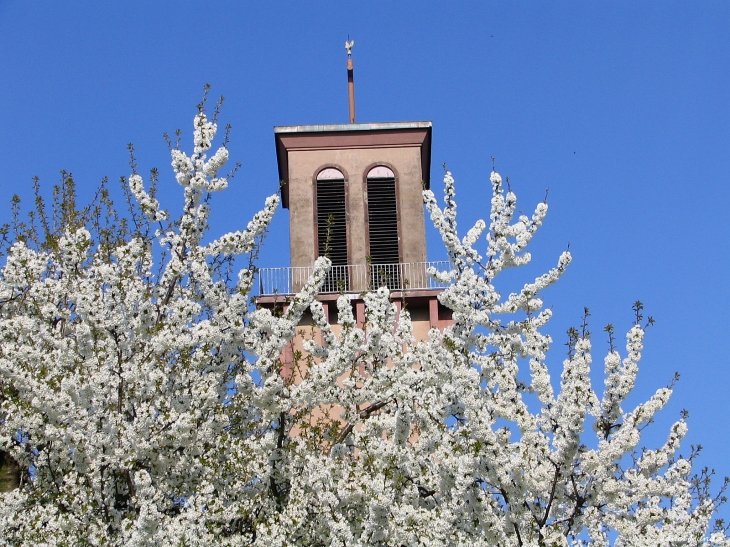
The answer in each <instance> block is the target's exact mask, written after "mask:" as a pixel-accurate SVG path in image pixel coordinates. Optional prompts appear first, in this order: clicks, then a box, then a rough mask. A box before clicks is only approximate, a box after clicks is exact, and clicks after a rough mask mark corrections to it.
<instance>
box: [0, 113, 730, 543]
mask: <svg viewBox="0 0 730 547" xmlns="http://www.w3.org/2000/svg"><path fill="white" fill-rule="evenodd" d="M215 134H216V123H215V117H213V119H212V120H209V119H208V118H207V117H206V115H205V113H204V112H203V110H202V108H201V110H200V112H199V113H198V114H197V115H196V117H195V123H194V148H193V152H192V154H191V155H187V154H185V153H184V152H183V151H181V150H180V149H179V148H178V147H177V146H171V153H172V166H173V169H174V172H175V176H176V179H177V181H178V183H179V184H180V185H181V186H183V188H184V193H185V203H184V208H183V211H182V215H181V216H180V218H179V220H177V221H176V222H169V221H168V220H167V218H168V214H167V213H166V212H165V211H164V210H163V209H161V207H160V204H159V203H158V201H157V200H156V199H155V195H154V192H153V191H152V190H149V191H148V190H145V185H144V183H143V179H142V177H141V176H140V175H139V174H138V173H137V172H136V168H134V164H133V174H132V175H131V176H130V178H129V180H128V188H129V191H130V192H131V195H132V196H133V197H134V198H135V199H136V202H137V203H138V204H139V208H140V209H141V212H142V213H143V214H144V217H145V218H142V217H141V216H139V215H136V214H133V215H132V217H131V220H129V221H125V220H124V219H121V218H120V217H119V216H117V214H116V213H115V212H114V210H113V208H112V206H111V203H110V202H109V199H108V195H107V193H106V191H105V190H104V189H102V191H100V194H99V197H98V200H97V201H96V202H95V205H92V206H91V207H89V208H87V209H84V210H82V211H77V210H76V208H75V207H74V206H73V186H72V181H71V179H70V178H66V179H64V184H63V185H62V187H61V189H60V190H59V196H60V198H59V200H58V207H57V211H58V213H59V214H58V215H57V218H56V219H55V226H54V223H53V221H52V219H48V218H46V217H45V215H44V213H43V210H44V209H43V206H42V203H39V207H38V212H37V213H36V215H35V220H36V221H38V222H39V223H40V226H41V229H40V230H35V229H34V228H32V227H29V226H25V227H23V226H21V230H20V232H21V236H20V237H18V238H17V240H16V241H15V242H14V243H12V246H11V247H10V249H9V251H8V254H7V262H6V264H5V266H4V268H3V269H2V273H1V274H0V405H1V406H0V413H1V414H0V449H1V450H2V451H4V452H6V453H9V454H11V455H12V460H13V461H14V462H17V463H18V464H19V465H20V468H21V469H22V470H23V475H24V476H23V480H22V481H21V482H22V483H23V484H22V486H21V487H20V488H15V489H13V490H11V491H10V492H7V493H4V494H1V495H0V538H2V539H0V544H7V545H20V544H24V545H249V544H250V545H306V546H330V545H332V546H334V545H347V546H357V545H394V546H401V545H430V546H436V545H438V546H440V545H465V546H467V545H468V546H478V545H490V546H493V545H504V546H509V545H551V546H552V545H596V546H598V545H608V544H614V545H652V546H656V545H728V542H727V540H726V538H725V533H724V530H723V529H722V526H719V527H715V528H712V525H711V523H710V520H711V517H712V514H713V511H714V510H715V508H716V505H717V503H718V502H719V501H720V500H719V498H717V497H715V498H713V497H712V496H711V495H710V494H709V491H708V486H707V481H706V480H705V479H706V478H707V477H706V474H705V475H703V474H700V476H699V477H692V476H691V463H692V459H693V457H694V455H690V456H689V457H687V458H684V457H681V456H679V455H677V450H678V447H679V443H680V441H681V439H682V437H683V436H684V435H685V432H686V430H687V427H686V425H685V419H684V417H682V418H681V419H680V420H679V421H678V422H677V423H676V424H674V426H672V428H671V429H670V431H669V435H668V438H667V441H666V444H665V445H664V446H662V447H660V448H658V449H656V450H639V448H638V447H639V443H640V432H641V429H642V428H643V427H644V426H645V425H646V424H647V423H649V422H650V421H651V420H652V417H653V416H654V414H655V413H656V412H657V411H658V410H660V409H661V408H662V407H663V406H664V404H665V403H666V402H667V400H668V398H669V396H670V394H671V386H670V387H666V388H662V389H659V390H658V391H657V392H656V394H655V395H654V396H653V397H652V398H651V399H650V400H649V401H648V402H646V403H644V404H642V405H639V406H638V407H636V408H633V409H626V408H624V406H623V405H624V404H625V400H626V397H627V395H628V394H629V393H630V392H631V390H632V388H633V387H634V382H635V378H636V374H637V370H638V363H639V359H640V356H641V350H642V344H643V338H644V329H645V326H646V325H645V324H644V323H643V318H642V315H641V307H640V305H637V306H636V307H635V312H636V322H635V324H634V326H633V327H632V328H631V330H630V331H629V332H628V334H627V336H626V350H625V356H624V357H623V359H622V357H621V356H620V354H619V350H618V347H617V343H616V342H615V340H614V338H613V331H612V329H608V331H609V332H608V335H609V339H610V342H611V348H610V351H609V353H608V355H607V356H606V357H605V360H604V366H605V382H604V387H603V394H602V395H601V396H599V395H598V394H597V393H596V392H595V391H594V390H593V388H592V386H591V381H590V377H589V372H590V366H591V363H592V357H591V342H590V339H589V333H588V331H587V328H586V326H585V324H584V325H583V328H582V329H577V330H572V331H571V332H570V335H569V336H570V342H569V348H570V351H569V355H568V358H567V359H566V360H565V361H564V362H563V369H562V374H561V377H560V390H559V391H558V392H557V394H556V393H555V392H554V389H553V385H552V381H551V377H550V375H549V373H548V366H547V365H546V352H547V350H548V348H549V345H550V343H551V340H550V337H549V336H547V335H546V334H543V333H542V332H541V329H542V328H543V327H544V326H545V325H546V323H547V322H548V320H549V319H550V316H551V313H550V310H549V309H543V302H542V300H541V299H540V293H541V291H542V290H543V289H545V288H546V287H547V286H549V285H550V284H552V283H554V282H555V281H557V280H558V279H559V278H560V276H561V274H562V273H563V272H564V271H565V269H566V267H567V266H568V264H569V262H570V255H569V254H568V253H567V252H566V253H563V254H562V255H561V256H560V258H559V260H558V263H557V266H556V267H555V268H554V269H552V270H550V271H549V272H548V273H546V274H545V275H543V276H541V277H539V278H537V279H536V280H534V281H533V282H531V283H527V284H525V285H524V287H523V288H522V290H521V291H520V292H518V293H515V294H510V295H509V296H507V297H506V298H503V297H502V295H501V294H500V293H499V292H498V290H497V288H496V285H495V282H496V280H497V277H498V276H499V274H500V273H501V272H502V271H503V270H505V269H507V268H511V267H516V266H521V265H523V264H526V263H527V262H529V260H530V255H529V254H528V253H527V252H525V248H526V247H527V245H528V243H529V242H530V240H531V238H532V236H533V235H534V234H535V232H536V230H537V229H538V228H539V226H540V225H541V223H542V222H543V219H544V218H545V215H546V213H547V205H546V204H545V203H541V204H539V205H538V206H537V208H536V210H535V213H534V215H533V216H532V217H531V218H528V217H526V216H519V217H518V218H515V210H516V198H515V196H514V194H513V193H511V192H506V193H505V191H504V189H503V186H502V181H501V178H500V176H499V175H498V174H497V173H492V176H491V183H492V187H493V198H492V202H491V211H490V222H489V226H488V229H487V225H486V224H485V222H483V221H480V222H478V223H477V224H476V225H475V226H474V227H473V228H472V229H471V230H469V232H468V233H467V234H466V236H465V237H463V238H460V237H459V236H458V232H457V224H456V205H455V201H454V181H453V179H452V177H451V175H450V174H449V173H447V174H446V177H445V188H446V200H445V207H444V208H443V209H441V208H440V207H439V206H438V205H437V203H436V201H435V199H434V196H433V194H432V193H431V192H429V191H427V192H424V199H425V202H426V206H427V208H428V211H429V212H430V215H431V219H432V220H433V222H434V224H435V225H436V227H437V228H438V230H439V231H440V233H441V236H442V238H443V241H444V243H445V245H446V248H447V250H448V253H449V256H450V260H451V268H450V270H448V271H445V272H438V271H431V272H430V274H431V275H433V276H434V277H436V278H437V279H439V280H440V281H443V282H449V283H450V286H449V287H448V288H447V289H445V290H444V291H443V293H441V295H440V297H439V298H440V301H441V303H442V304H443V305H445V306H447V307H448V308H450V309H451V310H453V317H454V321H455V324H454V326H453V327H449V328H446V329H444V330H443V332H441V331H438V330H436V329H433V330H431V331H430V333H429V336H428V338H427V339H426V340H421V341H418V340H415V339H414V337H413V334H412V326H411V321H410V317H409V314H408V311H407V310H403V311H401V312H398V310H397V308H396V306H395V305H394V304H393V303H392V302H391V300H390V297H389V294H388V290H387V289H386V288H381V289H379V290H377V291H376V292H372V293H369V294H367V295H365V296H364V299H365V303H366V324H365V325H364V326H358V325H357V324H356V321H355V319H354V317H353V313H352V309H351V307H350V303H349V300H348V299H347V298H346V297H341V298H340V299H339V300H338V302H337V307H338V324H339V328H338V329H334V330H333V329H332V328H331V326H330V325H329V324H328V322H327V318H326V317H325V314H324V311H323V307H322V305H321V304H320V303H319V302H318V301H317V300H316V295H317V291H318V288H319V287H320V286H321V284H322V282H323V280H324V279H325V276H326V273H327V270H328V267H329V261H328V260H327V259H325V258H322V259H319V260H318V261H317V263H316V267H315V273H314V275H313V277H312V279H311V280H310V282H309V283H308V284H307V285H306V286H305V287H304V288H303V289H302V291H301V292H300V293H299V294H297V295H296V296H295V297H294V298H293V299H292V300H291V301H290V302H289V303H288V306H287V308H286V310H285V311H284V312H283V313H279V314H277V313H273V312H272V311H270V310H266V309H257V310H253V309H252V308H251V307H250V305H249V299H250V293H251V287H252V284H253V279H254V275H255V268H254V266H253V260H251V261H250V262H249V266H248V267H246V268H244V269H242V270H241V271H240V272H239V273H238V276H237V278H235V279H232V277H235V276H232V275H231V266H232V264H233V263H232V258H233V257H235V256H237V255H241V254H244V255H245V254H249V255H250V256H252V257H253V258H255V254H256V249H257V246H258V243H259V242H260V240H261V238H262V236H263V234H264V232H265V230H266V227H267V225H268V223H269V221H270V220H271V218H272V215H273V214H274V211H275V209H276V207H277V204H278V199H277V197H270V198H268V199H267V200H266V203H265V206H264V208H263V210H262V211H260V212H259V213H257V214H256V215H255V216H254V217H253V220H252V221H251V222H250V223H249V224H248V226H247V228H246V229H245V230H242V231H238V232H234V233H229V234H226V235H223V236H222V237H220V238H219V239H217V240H215V241H213V242H212V243H207V244H204V243H202V237H203V234H204V233H205V230H206V227H207V218H208V215H209V207H208V200H207V196H208V195H209V193H210V192H213V191H218V190H223V189H224V188H225V187H226V185H227V178H226V177H219V176H218V171H219V170H220V169H221V168H222V167H223V165H224V164H225V163H226V160H227V159H228V151H227V149H226V147H225V144H224V146H223V147H221V148H219V149H218V150H217V151H216V152H215V153H214V154H213V155H212V156H210V157H208V156H207V154H208V151H209V150H210V149H211V144H212V140H213V138H214V136H215ZM152 179H153V180H152V183H153V184H152V187H154V182H155V175H154V174H153V177H152ZM485 232H486V238H485V239H486V242H484V239H482V243H481V245H482V247H485V248H486V251H485V252H480V251H478V250H477V243H478V241H479V240H480V238H482V236H483V235H484V234H485ZM156 245H157V246H156ZM308 308H309V309H310V310H311V313H312V317H313V319H314V326H313V327H312V330H311V331H309V332H312V333H314V332H316V333H317V334H318V336H316V337H315V336H311V337H309V339H308V340H307V341H306V342H305V352H302V353H299V352H297V353H296V354H295V358H296V365H297V367H298V370H297V373H296V374H293V375H292V374H289V375H287V374H282V366H283V365H282V363H281V361H280V355H281V354H282V350H283V349H284V348H285V346H286V345H287V344H288V343H290V342H291V340H292V338H293V337H294V336H295V332H296V329H297V325H298V324H299V322H300V319H301V317H302V314H303V313H304V312H305V311H306V310H307V309H308ZM305 336H306V334H305ZM520 367H522V368H525V369H529V372H527V370H524V371H523V373H522V374H519V369H520ZM528 394H534V396H536V397H533V398H534V399H535V400H537V401H538V403H536V404H528V402H527V401H528V400H530V397H527V395H528ZM533 407H535V408H533ZM591 430H592V432H591ZM594 435H595V437H593V436H594ZM591 438H594V439H595V440H593V441H591V440H590V439H591Z"/></svg>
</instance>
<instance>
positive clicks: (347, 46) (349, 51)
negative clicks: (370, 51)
mask: <svg viewBox="0 0 730 547" xmlns="http://www.w3.org/2000/svg"><path fill="white" fill-rule="evenodd" d="M354 45H355V40H350V35H349V34H348V35H347V41H346V42H345V49H346V50H347V57H348V58H349V57H352V46H354Z"/></svg>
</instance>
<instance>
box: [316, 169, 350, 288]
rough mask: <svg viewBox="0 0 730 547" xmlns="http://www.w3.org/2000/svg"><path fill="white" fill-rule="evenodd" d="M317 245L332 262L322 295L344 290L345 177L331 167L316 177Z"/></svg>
mask: <svg viewBox="0 0 730 547" xmlns="http://www.w3.org/2000/svg"><path fill="white" fill-rule="evenodd" d="M316 193H317V246H318V254H319V256H326V257H327V258H329V259H330V260H331V261H332V269H331V270H330V273H329V275H328V277H327V280H326V281H325V286H324V287H323V290H324V291H325V292H337V291H340V290H347V289H348V283H347V267H346V266H347V214H346V211H345V176H344V175H343V174H342V172H341V171H339V170H338V169H335V168H333V167H328V168H326V169H323V170H322V171H320V172H319V173H318V174H317V192H316Z"/></svg>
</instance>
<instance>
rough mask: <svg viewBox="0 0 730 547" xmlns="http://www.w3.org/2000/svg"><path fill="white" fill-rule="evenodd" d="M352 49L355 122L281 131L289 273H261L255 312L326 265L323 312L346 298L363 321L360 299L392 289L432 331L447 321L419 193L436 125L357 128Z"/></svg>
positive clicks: (279, 158) (285, 270) (427, 179)
mask: <svg viewBox="0 0 730 547" xmlns="http://www.w3.org/2000/svg"><path fill="white" fill-rule="evenodd" d="M353 44H354V42H350V41H349V40H348V42H347V43H346V46H345V47H346V48H347V50H348V60H347V73H348V103H349V111H350V112H349V114H350V123H348V124H332V125H294V126H278V127H275V128H274V140H275V144H276V158H277V163H278V168H279V179H280V181H281V182H280V184H281V187H280V189H281V197H282V205H283V207H284V208H286V209H289V218H290V225H289V231H290V267H289V268H268V269H266V268H265V269H262V270H261V271H260V273H259V275H260V296H259V297H258V298H257V303H258V305H262V306H267V307H268V306H271V305H273V302H275V301H276V300H277V298H278V301H279V302H281V301H282V300H283V299H285V297H286V295H290V294H294V293H296V292H297V291H298V290H299V289H300V288H301V287H302V285H303V284H304V283H305V282H306V281H307V279H308V278H309V276H310V275H311V273H312V267H313V264H314V261H315V260H316V258H317V257H319V256H327V257H328V258H329V259H330V260H331V261H332V269H331V271H330V273H329V275H328V277H327V279H326V281H325V284H324V286H323V288H322V294H321V295H320V296H319V300H320V301H322V303H323V304H324V305H325V306H327V305H328V303H333V301H334V300H336V298H337V297H338V296H339V295H340V294H347V295H348V297H349V298H350V299H351V301H353V304H354V306H355V309H356V311H357V317H358V320H359V319H360V317H364V307H363V304H362V299H361V297H360V295H361V293H363V292H364V291H367V290H376V289H378V288H379V287H381V286H387V287H388V288H389V289H390V291H391V294H392V296H393V300H394V301H396V302H398V303H400V304H402V303H406V304H407V305H408V306H409V311H410V312H411V316H412V319H413V322H414V326H416V323H417V322H419V321H420V322H421V323H425V324H424V325H423V327H424V328H425V331H427V330H428V328H430V327H438V326H443V324H444V321H447V322H448V320H449V319H450V317H445V310H439V308H440V306H439V304H438V301H437V299H436V296H437V295H438V293H439V292H440V290H441V287H439V286H438V285H437V284H436V282H435V281H433V280H432V279H431V278H430V277H429V276H428V275H427V273H426V270H427V268H428V266H429V263H428V262H427V258H426V230H425V218H424V206H423V197H422V191H423V190H424V189H428V188H429V186H430V166H431V130H432V126H431V122H430V121H416V122H387V123H357V122H356V121H355V98H354V95H355V90H354V77H353V61H352V57H351V50H352V45H353ZM400 304H399V305H400ZM332 308H334V306H332ZM361 312H362V313H361ZM439 312H441V313H439ZM414 334H415V333H414Z"/></svg>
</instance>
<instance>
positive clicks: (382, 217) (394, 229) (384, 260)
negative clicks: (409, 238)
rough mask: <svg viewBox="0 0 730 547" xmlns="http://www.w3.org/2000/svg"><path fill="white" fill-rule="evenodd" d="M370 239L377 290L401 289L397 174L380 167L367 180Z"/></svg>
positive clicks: (374, 169)
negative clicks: (386, 287)
mask: <svg viewBox="0 0 730 547" xmlns="http://www.w3.org/2000/svg"><path fill="white" fill-rule="evenodd" d="M366 184H367V200H368V236H369V237H368V239H369V246H370V263H371V264H372V268H371V269H372V272H371V276H372V281H373V284H374V285H375V286H381V285H387V286H388V287H390V288H391V289H394V288H399V286H400V267H399V266H398V265H399V264H400V250H399V238H398V206H397V199H396V186H395V173H393V170H392V169H390V168H389V167H386V166H384V165H377V166H375V167H373V168H372V169H370V171H368V174H367V177H366Z"/></svg>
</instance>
